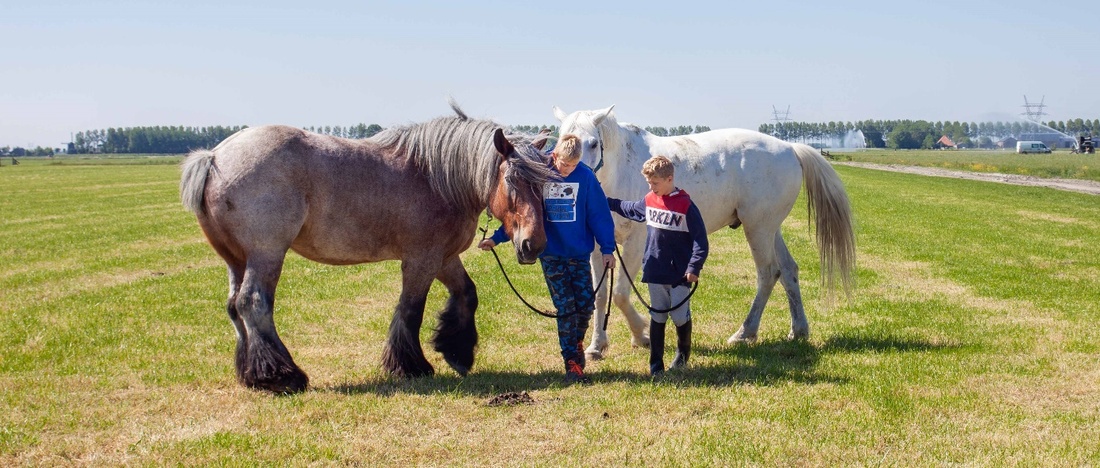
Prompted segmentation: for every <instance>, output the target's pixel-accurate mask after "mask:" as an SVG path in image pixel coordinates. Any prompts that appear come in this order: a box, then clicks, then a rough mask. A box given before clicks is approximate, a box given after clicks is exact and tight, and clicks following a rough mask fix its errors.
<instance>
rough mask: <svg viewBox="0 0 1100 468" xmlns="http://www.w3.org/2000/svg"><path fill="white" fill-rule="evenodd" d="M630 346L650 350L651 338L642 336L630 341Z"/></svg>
mask: <svg viewBox="0 0 1100 468" xmlns="http://www.w3.org/2000/svg"><path fill="white" fill-rule="evenodd" d="M630 345H631V346H633V347H635V348H646V349H649V337H648V336H642V337H641V338H631V339H630Z"/></svg>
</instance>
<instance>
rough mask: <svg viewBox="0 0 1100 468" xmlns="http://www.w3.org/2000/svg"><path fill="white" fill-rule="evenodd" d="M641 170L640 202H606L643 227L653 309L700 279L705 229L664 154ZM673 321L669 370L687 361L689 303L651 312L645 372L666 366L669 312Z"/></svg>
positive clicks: (671, 301)
mask: <svg viewBox="0 0 1100 468" xmlns="http://www.w3.org/2000/svg"><path fill="white" fill-rule="evenodd" d="M642 175H643V176H645V179H646V182H647V183H648V184H649V190H650V192H649V193H648V194H646V196H645V198H644V199H642V200H638V201H623V200H619V199H616V198H608V199H607V204H608V207H609V208H610V209H611V211H614V212H616V213H618V214H620V215H622V216H623V217H626V218H627V219H631V220H634V221H639V222H642V221H644V222H645V223H646V225H647V227H646V245H645V255H644V257H643V260H642V282H644V283H646V284H647V285H648V286H649V301H650V305H651V306H653V308H654V309H667V308H669V307H672V306H673V305H676V304H679V303H680V301H684V300H685V298H687V297H688V294H690V292H691V288H689V287H688V284H689V283H694V282H696V281H699V273H700V271H702V269H703V262H705V261H706V260H707V250H708V249H709V245H708V243H707V228H706V225H705V224H704V223H703V216H702V215H701V214H700V213H699V208H698V207H696V206H695V203H693V202H692V201H691V197H690V196H688V194H687V192H685V191H683V190H680V189H679V188H677V187H676V184H675V182H674V180H673V179H674V176H675V169H674V167H673V166H672V161H670V160H669V159H668V158H666V157H664V156H654V157H652V158H649V160H647V161H646V162H645V163H644V164H643V165H642ZM670 314H671V315H672V321H673V323H675V324H676V357H675V358H673V360H672V365H671V366H669V367H670V368H672V369H675V368H679V367H684V366H686V365H687V361H688V356H689V355H690V354H691V302H690V301H685V302H684V304H683V305H681V306H680V307H678V308H676V309H675V310H673V311H671V312H665V313H657V312H653V311H650V313H649V315H650V321H649V372H650V374H651V375H653V376H658V375H660V374H661V373H663V372H664V371H665V361H664V353H665V324H666V322H667V321H668V317H669V315H670Z"/></svg>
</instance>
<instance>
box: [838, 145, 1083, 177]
mask: <svg viewBox="0 0 1100 468" xmlns="http://www.w3.org/2000/svg"><path fill="white" fill-rule="evenodd" d="M833 156H834V157H836V158H837V159H841V160H849V161H858V162H871V163H879V164H902V165H907V166H929V167H939V168H944V169H953V170H962V171H974V172H998V173H1002V174H1020V175H1029V176H1035V177H1044V178H1058V179H1086V180H1095V181H1100V159H1097V155H1096V154H1073V153H1070V152H1069V150H1065V149H1061V150H1058V151H1055V152H1053V153H1050V154H1016V153H1015V152H1014V151H1009V150H901V151H894V150H888V149H868V150H861V151H851V152H844V153H841V152H836V153H834V154H833Z"/></svg>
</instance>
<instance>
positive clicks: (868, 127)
mask: <svg viewBox="0 0 1100 468" xmlns="http://www.w3.org/2000/svg"><path fill="white" fill-rule="evenodd" d="M758 130H759V131H760V132H761V133H767V134H769V135H773V136H776V137H778V138H781V139H783V140H787V141H799V142H803V143H809V144H814V143H821V142H824V141H831V140H836V139H840V138H842V137H844V136H846V135H848V134H850V133H851V132H853V131H855V130H859V131H861V132H863V136H864V137H865V138H866V142H865V143H866V146H867V147H869V148H882V147H886V148H895V149H916V148H932V147H934V146H935V143H936V141H937V140H939V138H940V137H941V136H943V135H947V136H948V137H949V138H951V139H952V140H953V141H954V142H955V143H956V144H959V145H967V146H971V147H975V146H976V147H984V148H992V147H993V142H994V141H995V140H1002V139H1004V138H1007V137H1010V136H1012V137H1019V136H1020V135H1022V134H1027V133H1048V132H1052V131H1057V132H1061V133H1065V134H1068V135H1070V136H1076V135H1082V134H1090V135H1092V134H1100V119H1092V120H1088V119H1073V120H1065V121H1050V122H1047V123H1045V124H1035V123H1031V122H1020V121H1017V122H980V123H978V122H958V121H955V122H928V121H925V120H861V121H858V122H854V123H853V122H827V123H826V122H820V123H819V122H779V123H777V124H762V125H760V127H759V129H758Z"/></svg>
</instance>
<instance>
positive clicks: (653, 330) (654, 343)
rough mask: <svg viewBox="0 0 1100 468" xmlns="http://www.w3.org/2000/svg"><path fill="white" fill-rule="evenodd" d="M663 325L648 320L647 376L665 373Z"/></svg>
mask: <svg viewBox="0 0 1100 468" xmlns="http://www.w3.org/2000/svg"><path fill="white" fill-rule="evenodd" d="M665 325H666V324H665V323H657V321H655V320H653V319H649V374H650V375H653V376H657V375H661V374H662V373H664V371H665Z"/></svg>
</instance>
